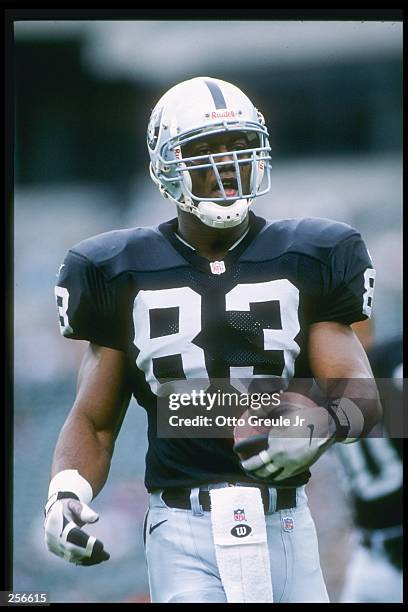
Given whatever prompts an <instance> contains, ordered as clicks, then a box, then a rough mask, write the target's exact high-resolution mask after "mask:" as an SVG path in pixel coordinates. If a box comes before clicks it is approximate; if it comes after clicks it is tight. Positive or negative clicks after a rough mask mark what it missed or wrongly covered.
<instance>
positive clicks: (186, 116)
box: [147, 77, 271, 228]
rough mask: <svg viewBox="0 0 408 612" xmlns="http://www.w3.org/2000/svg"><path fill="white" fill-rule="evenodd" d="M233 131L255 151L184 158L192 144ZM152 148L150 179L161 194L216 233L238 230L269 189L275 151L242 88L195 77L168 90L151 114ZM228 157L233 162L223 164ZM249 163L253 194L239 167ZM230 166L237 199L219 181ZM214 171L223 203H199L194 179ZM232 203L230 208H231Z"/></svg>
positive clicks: (209, 200) (149, 141)
mask: <svg viewBox="0 0 408 612" xmlns="http://www.w3.org/2000/svg"><path fill="white" fill-rule="evenodd" d="M234 131H235V132H240V133H242V132H244V133H245V135H246V136H247V138H248V141H249V142H250V143H251V145H250V148H247V149H239V150H238V151H227V152H224V153H213V154H207V155H196V156H194V157H183V146H184V145H186V144H187V143H190V142H192V141H194V140H198V139H200V138H202V137H203V136H204V135H205V136H209V135H215V134H222V133H226V132H234ZM147 146H148V149H149V154H150V159H151V162H150V176H151V177H152V179H153V181H154V182H155V183H156V184H157V185H158V187H159V189H160V192H161V194H162V195H163V196H164V197H166V198H170V199H171V200H173V201H174V202H175V203H176V204H177V206H178V207H179V208H181V210H184V211H187V212H189V213H192V214H194V215H196V216H197V217H198V218H199V219H200V220H201V221H202V222H203V223H205V224H206V225H209V226H211V227H218V228H224V227H232V226H234V225H238V224H239V223H241V221H242V220H243V219H244V218H245V217H246V215H247V213H248V209H249V206H250V205H251V203H252V200H253V199H254V198H255V197H257V196H260V195H263V194H265V193H267V192H268V191H269V189H270V186H271V181H270V161H269V160H270V159H271V158H270V155H269V151H270V146H269V141H268V131H267V129H266V126H265V121H264V118H263V116H262V114H261V113H260V112H259V111H258V110H257V109H256V108H255V107H254V105H253V104H252V102H251V101H250V100H249V98H248V97H247V96H246V95H245V94H244V93H243V92H242V91H241V90H240V89H239V88H238V87H236V86H235V85H232V84H231V83H227V82H226V81H221V80H219V79H213V78H211V77H196V78H194V79H190V80H188V81H183V82H182V83H179V84H178V85H175V86H174V87H172V88H171V89H169V91H167V92H166V93H165V94H164V95H163V96H162V97H161V98H160V100H159V101H158V102H157V104H156V106H155V107H154V109H153V111H152V114H151V117H150V121H149V126H148V130H147ZM225 156H228V157H229V158H230V161H222V158H223V157H225ZM249 163H250V164H252V171H251V178H250V186H249V191H248V193H244V191H243V185H242V182H241V175H240V165H241V164H249ZM226 164H228V165H229V166H231V165H232V164H233V165H234V166H235V174H236V178H237V194H236V195H233V196H227V195H226V192H225V188H224V185H223V182H222V179H221V177H220V172H219V170H220V168H222V166H224V165H226ZM209 168H212V170H213V172H214V174H215V177H216V180H217V182H218V186H219V190H220V193H221V196H220V197H216V198H215V197H211V198H210V197H208V198H206V197H199V196H197V195H195V194H194V193H193V192H192V180H191V174H190V173H191V172H194V171H197V170H202V169H209ZM264 176H265V181H264V182H263V178H264ZM261 183H263V184H264V187H263V188H261ZM265 183H266V184H265ZM228 201H230V202H231V204H229V205H226V204H225V203H226V202H228ZM218 202H223V204H224V205H221V204H218Z"/></svg>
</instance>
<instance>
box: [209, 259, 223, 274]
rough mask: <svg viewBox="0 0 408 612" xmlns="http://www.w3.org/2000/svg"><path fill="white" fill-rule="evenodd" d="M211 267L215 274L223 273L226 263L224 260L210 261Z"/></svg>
mask: <svg viewBox="0 0 408 612" xmlns="http://www.w3.org/2000/svg"><path fill="white" fill-rule="evenodd" d="M210 268H211V272H212V273H213V274H222V273H223V272H225V263H224V262H223V261H210Z"/></svg>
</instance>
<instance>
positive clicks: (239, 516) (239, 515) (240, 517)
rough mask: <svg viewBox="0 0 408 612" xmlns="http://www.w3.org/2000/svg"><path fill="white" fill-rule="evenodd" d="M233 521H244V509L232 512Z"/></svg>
mask: <svg viewBox="0 0 408 612" xmlns="http://www.w3.org/2000/svg"><path fill="white" fill-rule="evenodd" d="M234 521H246V518H245V510H244V508H237V510H234Z"/></svg>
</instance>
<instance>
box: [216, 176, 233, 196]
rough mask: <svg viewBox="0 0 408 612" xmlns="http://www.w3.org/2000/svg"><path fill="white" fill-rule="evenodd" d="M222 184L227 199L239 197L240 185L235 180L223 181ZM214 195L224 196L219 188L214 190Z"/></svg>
mask: <svg viewBox="0 0 408 612" xmlns="http://www.w3.org/2000/svg"><path fill="white" fill-rule="evenodd" d="M222 184H223V187H224V192H225V195H226V196H227V198H231V197H234V196H237V195H238V185H237V181H236V179H235V178H229V179H223V180H222ZM214 195H217V197H222V196H223V193H222V191H221V189H219V187H218V186H217V187H216V188H215V190H214Z"/></svg>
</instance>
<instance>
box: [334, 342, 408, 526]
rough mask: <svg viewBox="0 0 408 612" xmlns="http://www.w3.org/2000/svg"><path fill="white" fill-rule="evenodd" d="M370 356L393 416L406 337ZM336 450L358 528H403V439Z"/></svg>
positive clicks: (399, 392)
mask: <svg viewBox="0 0 408 612" xmlns="http://www.w3.org/2000/svg"><path fill="white" fill-rule="evenodd" d="M367 356H368V359H369V361H370V364H371V368H372V370H373V373H374V376H375V377H376V379H378V380H377V386H378V389H379V393H380V397H381V398H382V400H381V401H382V405H383V409H384V411H387V412H391V411H392V406H393V405H397V403H398V405H400V403H401V398H402V337H400V336H398V337H393V338H388V339H386V340H383V341H381V342H378V343H376V344H375V345H374V346H373V347H372V348H371V349H369V350H368V351H367ZM393 382H394V384H393ZM384 384H385V385H386V388H385V390H384V391H382V386H383V385H384ZM336 450H337V451H338V453H339V457H340V459H341V462H342V464H343V466H344V469H345V474H346V479H345V483H346V487H347V489H348V492H349V494H350V497H351V501H352V504H353V510H354V520H355V523H356V525H357V526H358V527H360V528H363V529H384V528H387V527H397V526H399V525H401V523H402V495H403V490H402V487H403V466H402V460H403V440H402V438H389V437H387V435H386V433H384V435H383V437H368V438H366V439H363V440H360V441H358V442H355V443H354V444H349V445H343V444H337V445H336Z"/></svg>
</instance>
